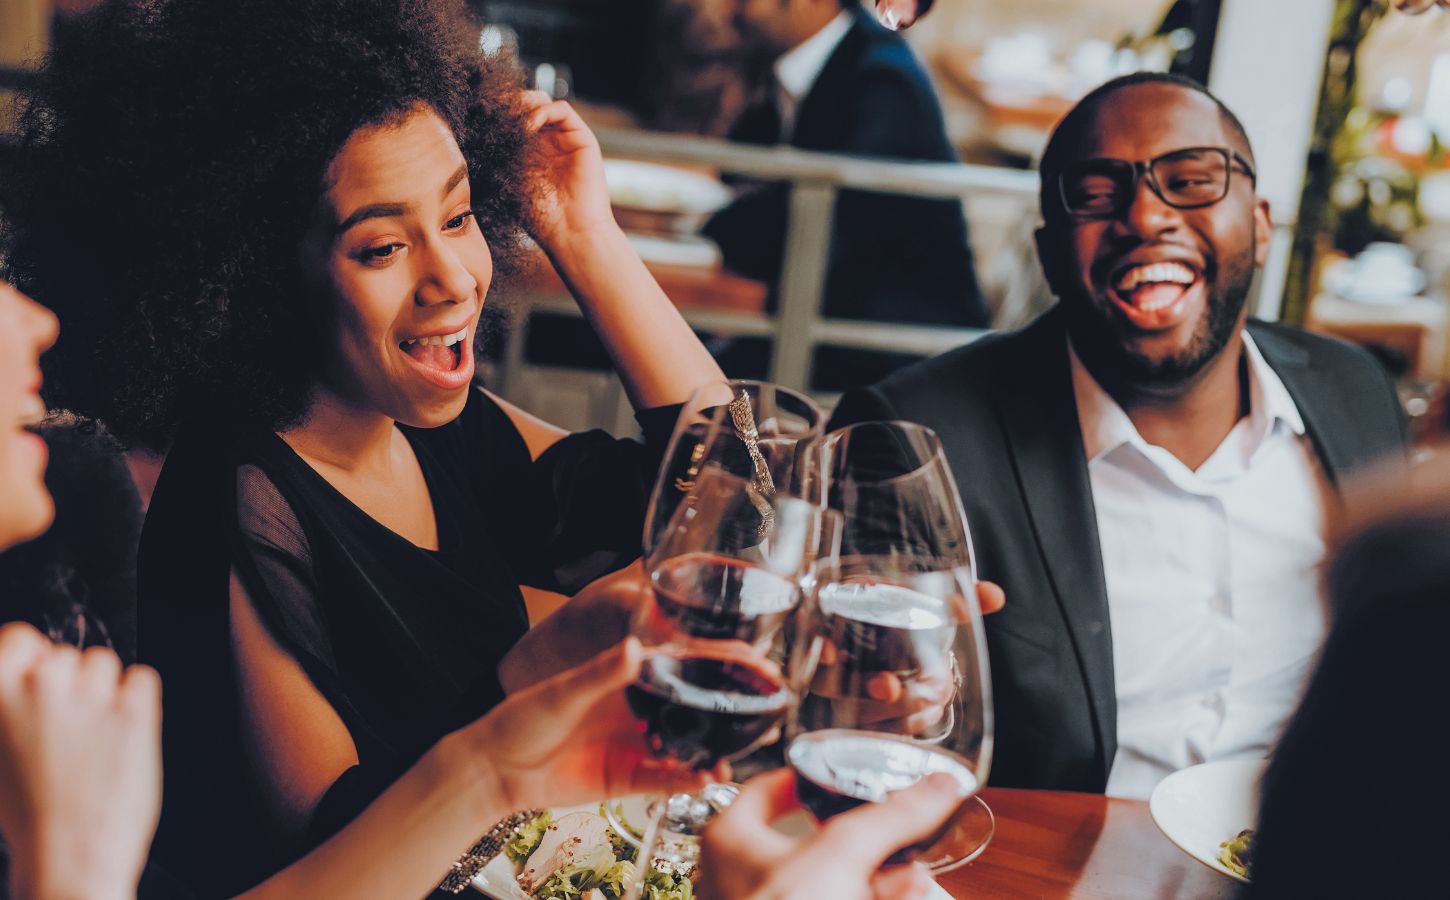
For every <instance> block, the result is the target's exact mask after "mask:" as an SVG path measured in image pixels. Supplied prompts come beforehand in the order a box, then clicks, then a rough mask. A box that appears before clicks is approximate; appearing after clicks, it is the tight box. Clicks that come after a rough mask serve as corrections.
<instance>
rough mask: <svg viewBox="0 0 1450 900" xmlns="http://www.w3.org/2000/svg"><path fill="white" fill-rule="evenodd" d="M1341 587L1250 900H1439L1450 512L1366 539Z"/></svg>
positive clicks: (1294, 729) (1351, 545) (1262, 826)
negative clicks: (1336, 899) (1401, 899)
mask: <svg viewBox="0 0 1450 900" xmlns="http://www.w3.org/2000/svg"><path fill="white" fill-rule="evenodd" d="M1328 586H1329V595H1330V599H1331V603H1332V610H1333V614H1334V626H1333V628H1332V629H1331V631H1330V634H1329V638H1328V640H1327V641H1326V643H1325V645H1324V650H1323V653H1322V655H1321V657H1320V660H1319V665H1318V668H1317V670H1316V672H1315V674H1314V677H1313V679H1312V680H1311V681H1310V683H1309V687H1308V690H1307V692H1306V693H1305V696H1304V701H1303V703H1302V704H1301V705H1300V707H1299V710H1298V712H1296V713H1295V714H1294V718H1293V720H1292V721H1291V722H1290V724H1289V727H1288V729H1287V730H1286V731H1285V733H1284V737H1283V739H1282V740H1281V741H1280V742H1279V746H1278V748H1277V749H1276V750H1275V751H1274V757H1273V760H1272V762H1271V763H1270V765H1269V769H1268V772H1267V773H1266V774H1265V776H1264V784H1263V805H1262V808H1261V811H1260V814H1259V831H1258V835H1257V836H1256V841H1255V845H1254V851H1253V852H1254V863H1253V869H1252V872H1251V877H1252V879H1253V881H1252V885H1251V887H1250V889H1249V890H1248V891H1247V892H1246V895H1245V896H1246V897H1248V898H1254V900H1257V898H1260V897H1265V898H1280V897H1286V898H1287V897H1316V898H1319V897H1328V898H1332V897H1346V898H1348V897H1354V898H1360V897H1423V896H1431V895H1433V894H1434V893H1435V891H1436V889H1435V887H1434V885H1436V884H1441V883H1443V881H1444V875H1443V871H1442V868H1443V867H1442V865H1441V863H1440V860H1441V856H1440V854H1441V853H1443V852H1444V841H1443V835H1444V832H1445V827H1444V824H1443V820H1442V819H1441V818H1440V816H1441V815H1442V810H1443V809H1444V808H1445V803H1446V801H1450V787H1447V783H1450V782H1447V778H1446V774H1445V771H1446V770H1445V759H1444V756H1445V752H1444V744H1443V741H1442V740H1441V739H1440V737H1439V735H1440V734H1442V732H1441V731H1440V729H1441V728H1442V727H1443V726H1444V721H1443V720H1444V709H1445V684H1446V682H1447V680H1450V663H1447V656H1446V652H1445V636H1446V635H1447V634H1450V509H1447V508H1445V507H1443V506H1441V507H1438V508H1434V509H1425V510H1420V511H1417V512H1414V513H1411V514H1408V515H1402V516H1400V517H1398V518H1394V519H1390V520H1388V521H1385V522H1382V523H1379V524H1377V525H1375V526H1374V527H1372V528H1369V529H1368V530H1366V531H1364V532H1362V533H1360V534H1359V535H1358V536H1356V537H1354V538H1353V539H1352V540H1350V541H1349V542H1348V543H1347V544H1346V545H1345V546H1344V547H1343V548H1342V549H1341V551H1340V553H1339V554H1338V558H1337V559H1336V560H1335V562H1334V564H1333V566H1332V567H1331V569H1330V572H1329V578H1328ZM1421 816H1425V817H1426V818H1423V819H1422V818H1420V817H1421ZM1437 821H1438V822H1441V824H1439V825H1437V824H1435V823H1436V822H1437ZM1227 837H1228V836H1225V840H1227Z"/></svg>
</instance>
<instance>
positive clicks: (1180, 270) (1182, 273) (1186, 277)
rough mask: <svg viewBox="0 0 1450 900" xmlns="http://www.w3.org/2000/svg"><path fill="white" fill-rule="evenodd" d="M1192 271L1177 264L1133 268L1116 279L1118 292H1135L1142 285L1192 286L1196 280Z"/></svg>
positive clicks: (1151, 264) (1168, 263)
mask: <svg viewBox="0 0 1450 900" xmlns="http://www.w3.org/2000/svg"><path fill="white" fill-rule="evenodd" d="M1197 277H1198V276H1196V275H1194V273H1193V270H1192V269H1190V268H1188V267H1187V266H1185V265H1181V264H1179V263H1171V262H1162V263H1150V264H1148V265H1146V266H1134V267H1133V268H1131V269H1129V270H1128V271H1126V272H1124V273H1123V276H1122V277H1121V278H1119V279H1118V290H1119V291H1122V292H1124V293H1126V292H1128V291H1134V290H1137V289H1138V288H1139V287H1140V286H1142V285H1144V284H1162V283H1165V282H1166V283H1169V284H1183V285H1188V284H1193V282H1194V281H1196V280H1197Z"/></svg>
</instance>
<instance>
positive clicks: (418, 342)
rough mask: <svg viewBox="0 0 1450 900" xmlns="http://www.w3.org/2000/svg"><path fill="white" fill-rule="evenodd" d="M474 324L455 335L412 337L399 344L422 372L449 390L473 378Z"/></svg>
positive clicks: (419, 372) (427, 377)
mask: <svg viewBox="0 0 1450 900" xmlns="http://www.w3.org/2000/svg"><path fill="white" fill-rule="evenodd" d="M470 331H471V328H470V327H465V328H461V329H459V330H458V331H455V332H453V333H451V334H435V335H429V336H427V337H420V338H412V339H410V340H406V341H402V342H400V343H399V344H398V349H400V350H402V351H403V355H404V356H406V357H407V358H408V359H409V360H410V361H411V362H412V363H413V365H414V367H415V368H416V369H417V371H418V374H420V375H422V376H423V377H424V378H425V379H427V380H428V381H430V382H431V383H433V384H434V385H436V386H438V387H440V388H443V389H445V390H453V389H456V388H460V387H465V386H467V385H468V384H469V382H471V381H472V380H473V354H472V353H471V352H470V351H471V349H472V345H473V342H472V340H471V339H470V337H471V336H470Z"/></svg>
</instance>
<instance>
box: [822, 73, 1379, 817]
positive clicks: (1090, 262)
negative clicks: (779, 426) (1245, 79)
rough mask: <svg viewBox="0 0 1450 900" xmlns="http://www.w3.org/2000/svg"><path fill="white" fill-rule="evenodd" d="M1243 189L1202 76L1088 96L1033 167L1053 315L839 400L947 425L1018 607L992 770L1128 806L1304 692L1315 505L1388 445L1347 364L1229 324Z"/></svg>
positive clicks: (1318, 600) (1243, 260) (1375, 410)
mask: <svg viewBox="0 0 1450 900" xmlns="http://www.w3.org/2000/svg"><path fill="white" fill-rule="evenodd" d="M1254 187H1255V179H1254V155H1253V150H1252V148H1251V147H1250V145H1249V141H1248V138H1247V135H1246V134H1245V132H1244V129H1243V127H1242V126H1241V125H1240V124H1239V122H1238V120H1237V119H1236V118H1235V117H1234V115H1233V114H1232V113H1231V112H1230V111H1229V110H1228V109H1227V108H1226V107H1224V106H1223V105H1222V103H1221V102H1219V101H1218V100H1217V99H1216V98H1214V97H1213V96H1212V95H1211V94H1209V93H1208V92H1207V91H1206V90H1205V89H1204V88H1203V87H1202V86H1201V85H1199V84H1197V83H1196V82H1192V81H1189V80H1187V79H1184V78H1181V77H1179V76H1172V75H1162V74H1153V73H1139V74H1136V75H1130V76H1125V77H1123V78H1120V79H1116V80H1114V81H1111V82H1109V83H1107V84H1105V85H1103V86H1102V87H1100V88H1098V89H1097V90H1095V91H1093V92H1092V93H1090V94H1088V95H1087V96H1086V97H1085V98H1084V99H1083V100H1082V101H1081V102H1080V103H1079V104H1078V105H1077V106H1076V107H1075V108H1074V109H1073V110H1072V111H1071V112H1070V113H1069V114H1068V115H1067V116H1066V117H1065V118H1064V119H1063V121H1062V122H1061V123H1060V124H1059V125H1058V127H1057V129H1056V131H1055V132H1054V134H1053V135H1052V138H1051V140H1050V141H1049V144H1048V146H1047V149H1046V151H1045V153H1044V156H1043V161H1042V193H1041V203H1042V219H1043V224H1042V226H1041V228H1040V229H1039V231H1038V233H1037V246H1038V255H1039V257H1040V260H1041V263H1042V267H1043V270H1044V272H1045V274H1046V276H1047V280H1048V282H1049V283H1050V284H1051V285H1052V288H1053V291H1054V293H1055V294H1056V296H1057V297H1058V303H1057V305H1056V306H1055V307H1054V308H1052V309H1051V310H1050V311H1048V312H1047V313H1045V314H1044V315H1043V316H1041V317H1040V318H1039V319H1038V320H1036V321H1035V322H1033V323H1032V324H1031V325H1029V326H1028V327H1026V328H1025V329H1023V330H1021V331H1019V332H1014V333H1009V334H1000V335H993V336H991V337H988V338H984V339H982V340H980V341H978V342H976V343H974V344H971V345H969V346H967V347H964V348H961V349H959V350H955V351H952V352H950V353H947V354H945V355H943V356H940V357H938V358H936V359H933V360H929V361H927V362H924V363H921V364H918V365H915V366H913V367H911V368H909V369H906V370H903V371H900V372H897V373H896V374H894V375H892V376H891V377H889V378H887V379H886V380H885V381H883V382H881V383H879V384H877V385H875V386H874V387H871V388H869V389H866V390H861V391H857V392H854V393H851V394H848V395H847V396H846V397H845V398H844V399H843V401H842V403H841V405H840V407H839V408H838V409H837V411H836V414H835V418H834V420H833V423H832V425H833V426H839V425H843V424H847V423H850V422H857V421H863V420H869V419H907V420H911V421H916V422H921V423H923V424H925V425H928V426H930V427H931V428H933V429H935V430H936V431H937V433H938V434H939V435H941V438H942V441H943V443H944V445H945V447H946V452H947V456H948V459H949V460H950V462H951V464H952V467H953V471H954V474H955V476H956V479H957V481H958V483H959V484H960V485H961V489H962V495H963V499H964V501H965V503H966V508H967V515H968V519H969V521H970V523H971V527H972V534H973V537H974V540H975V542H976V550H977V560H978V563H979V567H980V572H981V575H982V577H984V578H989V579H991V580H993V581H995V582H997V583H998V584H1000V585H1001V586H1002V588H1003V589H1004V590H1005V591H1006V593H1007V596H1009V597H1011V598H1012V603H1011V604H1009V605H1008V607H1007V608H1006V610H1005V611H1004V612H1002V613H999V614H997V615H995V616H993V617H992V618H990V619H989V620H987V622H986V633H987V644H988V648H989V652H990V655H991V660H992V688H993V696H994V700H995V707H996V715H997V721H996V725H997V746H996V754H995V759H996V764H995V766H994V768H993V772H992V776H993V783H994V784H999V785H1004V786H1013V787H1031V788H1049V789H1059V790H1078V791H1095V792H1102V791H1106V792H1107V793H1110V794H1114V795H1120V796H1130V797H1146V796H1148V794H1149V793H1150V792H1151V791H1152V788H1153V787H1154V785H1155V784H1156V783H1157V782H1158V781H1159V780H1160V779H1161V778H1162V777H1163V776H1164V775H1167V774H1168V773H1170V772H1172V771H1174V770H1176V769H1180V768H1183V767H1185V766H1189V765H1193V764H1195V763H1199V762H1204V761H1207V760H1214V759H1225V758H1233V757H1263V756H1265V755H1267V753H1268V750H1269V748H1270V747H1271V746H1272V745H1273V743H1274V741H1275V740H1276V738H1277V737H1278V734H1279V732H1280V730H1281V728H1282V727H1283V724H1284V722H1285V721H1286V720H1287V719H1288V717H1289V714H1290V712H1291V711H1292V710H1293V709H1294V706H1295V704H1296V703H1297V702H1298V699H1299V696H1300V692H1301V690H1302V689H1303V685H1304V682H1305V680H1306V679H1307V677H1308V673H1309V669H1310V666H1311V665H1312V662H1313V659H1314V657H1315V654H1316V653H1317V652H1318V650H1319V647H1320V644H1321V642H1322V641H1323V638H1324V634H1325V631H1326V627H1327V623H1328V611H1327V609H1326V607H1325V603H1324V600H1323V597H1322V594H1321V591H1320V584H1319V569H1320V566H1321V564H1322V563H1323V561H1324V558H1325V545H1324V540H1323V538H1322V536H1321V525H1322V522H1323V521H1324V516H1325V513H1326V509H1327V508H1332V507H1333V506H1334V505H1335V504H1336V503H1337V499H1336V492H1337V490H1338V488H1339V485H1340V484H1341V483H1342V481H1343V479H1344V478H1345V477H1346V476H1348V475H1349V474H1350V473H1352V472H1354V471H1355V470H1357V469H1359V468H1361V467H1362V466H1364V465H1366V464H1368V463H1370V462H1371V461H1374V460H1377V459H1379V458H1380V457H1382V456H1386V455H1389V456H1399V458H1400V459H1401V460H1403V453H1404V446H1405V440H1406V435H1405V425H1404V418H1403V415H1402V413H1401V411H1400V408H1399V404H1398V402H1397V399H1396V396H1395V391H1394V387H1393V385H1392V384H1391V382H1390V380H1389V378H1388V377H1387V376H1386V374H1385V373H1384V371H1383V370H1382V369H1380V367H1379V366H1378V365H1377V364H1376V363H1375V362H1374V360H1373V359H1372V358H1371V357H1370V356H1369V355H1368V354H1367V353H1365V352H1364V351H1362V350H1360V349H1358V348H1355V347H1351V346H1349V345H1347V344H1342V343H1339V342H1336V341H1332V340H1329V339H1326V338H1323V337H1318V336H1315V335H1311V334H1307V333H1304V332H1302V331H1300V330H1298V329H1295V328H1290V327H1285V326H1282V325H1275V324H1270V323H1266V322H1259V321H1253V320H1250V319H1249V318H1248V309H1247V299H1248V294H1249V287H1250V283H1251V281H1252V279H1253V275H1254V270H1255V268H1256V267H1257V266H1259V265H1262V264H1263V262H1264V259H1265V257H1266V255H1267V253H1268V247H1269V240H1270V235H1271V229H1272V225H1271V222H1270V219H1269V206H1268V203H1267V201H1265V200H1262V199H1260V198H1257V197H1256V196H1255V191H1254Z"/></svg>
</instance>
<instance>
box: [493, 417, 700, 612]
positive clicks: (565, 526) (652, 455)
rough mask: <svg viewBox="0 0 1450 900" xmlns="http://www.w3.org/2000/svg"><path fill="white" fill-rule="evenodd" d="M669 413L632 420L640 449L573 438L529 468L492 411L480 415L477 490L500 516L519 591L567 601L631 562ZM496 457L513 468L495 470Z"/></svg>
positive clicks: (593, 435)
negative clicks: (481, 457) (483, 436)
mask: <svg viewBox="0 0 1450 900" xmlns="http://www.w3.org/2000/svg"><path fill="white" fill-rule="evenodd" d="M679 410H680V407H679V406H668V407H658V408H654V409H648V410H642V411H641V412H640V413H638V414H637V415H636V420H637V421H638V422H639V424H640V429H641V432H642V433H643V437H644V440H643V442H641V441H638V440H631V439H620V438H615V437H613V436H611V435H610V434H608V433H607V432H604V431H600V430H595V431H586V432H580V433H576V434H571V435H568V436H567V437H565V438H563V439H561V440H559V441H558V442H557V443H555V444H554V445H553V446H552V447H550V448H549V449H548V450H546V451H544V453H542V454H541V455H540V456H539V458H538V459H536V460H533V461H529V459H528V456H527V451H526V450H525V451H519V450H516V449H509V448H512V447H513V446H514V445H517V446H518V447H522V439H521V438H520V437H519V436H518V433H517V431H516V430H514V428H513V425H512V423H511V422H510V421H509V420H508V418H507V416H506V415H505V414H504V413H503V411H502V410H500V409H499V408H498V407H497V406H496V405H494V404H492V403H489V404H488V411H487V412H483V411H481V410H480V412H482V413H483V415H485V416H487V419H488V422H487V427H489V428H490V430H491V431H492V432H493V434H492V440H491V441H490V450H491V452H490V456H489V463H487V464H486V465H485V469H484V471H483V472H481V473H480V477H481V478H483V479H485V480H486V481H487V484H486V485H484V487H483V490H484V491H485V493H486V494H488V495H489V496H490V497H491V498H492V502H491V503H490V504H489V505H490V507H491V509H492V510H494V511H495V512H494V515H495V517H497V515H498V514H499V513H500V512H503V513H505V515H506V522H507V527H503V528H500V529H499V540H500V541H501V542H502V543H504V544H505V546H506V547H507V549H508V552H509V555H510V557H511V560H512V561H513V566H514V571H515V574H516V575H517V577H518V579H519V581H520V582H521V583H523V584H527V585H530V586H532V587H538V588H543V589H545V590H551V591H557V592H560V593H565V594H572V593H574V592H576V591H578V590H579V589H580V588H582V587H583V586H584V585H586V584H588V583H589V582H591V581H593V580H594V579H596V578H598V577H600V576H601V575H606V574H608V573H610V572H612V571H615V570H616V569H620V568H622V567H624V566H625V565H628V564H629V563H630V562H632V561H634V560H635V559H637V558H638V557H639V554H640V544H641V537H642V533H643V530H644V515H645V508H646V506H647V504H648V502H649V496H650V491H651V490H652V489H653V487H654V478H655V473H656V472H657V471H658V470H659V465H660V460H661V459H663V457H664V453H665V448H666V445H667V444H668V443H669V438H670V433H671V431H672V430H673V429H674V423H675V419H676V418H677V417H678V415H679ZM479 424H481V423H480V422H479V421H477V420H476V421H475V423H474V425H475V427H477V426H478V425H479ZM505 450H509V452H508V453H505ZM520 452H522V453H523V456H522V460H521V461H518V453H520ZM504 456H508V457H509V458H510V459H513V460H515V461H516V464H515V465H506V464H503V465H501V464H500V461H501V460H502V458H503V457H504Z"/></svg>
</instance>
